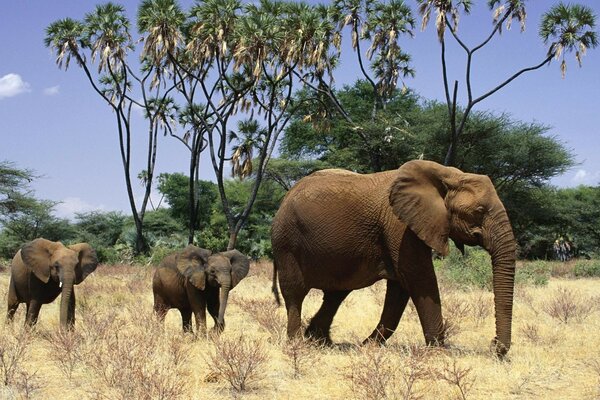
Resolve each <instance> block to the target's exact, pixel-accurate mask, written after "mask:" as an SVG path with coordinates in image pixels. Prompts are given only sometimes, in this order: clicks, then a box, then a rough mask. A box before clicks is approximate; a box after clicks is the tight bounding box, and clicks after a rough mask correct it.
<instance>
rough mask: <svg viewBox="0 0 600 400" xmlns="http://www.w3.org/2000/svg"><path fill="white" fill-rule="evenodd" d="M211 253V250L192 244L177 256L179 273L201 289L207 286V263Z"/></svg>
mask: <svg viewBox="0 0 600 400" xmlns="http://www.w3.org/2000/svg"><path fill="white" fill-rule="evenodd" d="M211 254H212V252H211V251H210V250H206V249H203V248H200V247H197V246H194V245H192V244H190V245H188V246H187V247H186V248H185V249H183V250H182V251H181V253H180V254H179V255H178V257H177V269H178V270H179V273H181V274H182V275H183V276H185V277H186V278H187V279H188V280H189V281H190V283H191V284H192V285H194V286H195V287H197V288H198V289H200V290H204V288H205V287H206V272H205V270H206V263H207V262H208V257H209V256H210V255H211Z"/></svg>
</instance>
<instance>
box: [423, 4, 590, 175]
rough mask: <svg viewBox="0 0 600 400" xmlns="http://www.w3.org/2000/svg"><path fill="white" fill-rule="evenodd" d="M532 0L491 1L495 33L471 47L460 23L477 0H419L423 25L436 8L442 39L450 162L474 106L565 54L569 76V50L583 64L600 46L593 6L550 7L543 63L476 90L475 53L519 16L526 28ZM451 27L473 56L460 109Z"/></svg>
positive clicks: (543, 27) (562, 64)
mask: <svg viewBox="0 0 600 400" xmlns="http://www.w3.org/2000/svg"><path fill="white" fill-rule="evenodd" d="M526 1H527V0H488V1H487V5H488V7H489V8H490V10H492V14H493V26H492V30H491V33H490V34H488V35H487V36H485V37H484V39H483V40H482V41H481V42H480V43H479V44H477V45H475V46H473V47H469V46H468V45H467V44H466V42H465V41H464V40H463V38H461V37H460V35H459V33H458V23H459V16H460V13H461V11H462V12H463V13H465V14H467V15H468V14H469V13H470V11H471V7H472V5H473V1H472V0H457V1H454V2H453V1H452V0H417V3H418V4H419V13H420V14H421V16H422V25H421V28H422V29H423V30H424V29H425V27H426V26H427V24H428V22H429V20H430V18H431V17H432V14H434V13H435V25H436V31H437V37H438V40H439V42H440V49H441V63H442V74H443V82H444V93H445V96H446V104H447V108H448V117H449V120H450V133H449V139H450V140H449V146H448V149H447V152H446V157H445V160H444V162H445V164H446V165H455V163H456V155H457V149H458V146H459V142H460V138H461V135H462V134H463V131H464V128H465V124H466V122H467V120H468V118H469V116H470V114H471V112H472V111H473V107H474V106H475V105H477V104H478V103H479V102H481V101H483V100H485V99H486V98H488V97H489V96H491V95H492V94H494V93H496V92H497V91H499V90H500V89H502V88H503V87H505V86H506V85H508V84H509V83H510V82H512V81H513V80H515V79H516V78H518V77H519V76H521V75H523V74H525V73H526V72H530V71H535V70H537V69H540V68H541V67H543V66H545V65H547V64H549V63H550V62H551V61H552V59H557V60H558V59H560V60H561V62H560V69H561V73H562V75H563V77H564V76H565V73H566V70H567V64H566V60H565V55H566V53H568V52H575V58H576V59H577V62H578V63H579V65H580V66H581V58H582V57H583V55H584V54H585V52H586V50H587V49H589V48H594V47H596V46H597V45H598V39H597V35H596V32H594V28H595V25H596V16H595V15H594V13H593V11H592V10H591V9H590V8H589V7H585V6H581V5H577V4H569V5H566V4H563V3H562V2H561V3H559V4H557V5H555V6H553V7H552V8H550V10H549V11H547V12H546V13H545V14H544V15H543V16H542V22H541V25H540V30H539V34H540V37H541V38H542V40H543V42H544V44H546V45H547V46H548V51H547V53H546V54H545V55H543V56H542V60H541V62H539V63H538V64H536V65H533V66H529V67H525V68H522V69H520V70H519V71H517V72H515V73H513V74H512V75H510V76H509V77H507V78H506V79H505V80H504V81H502V82H500V83H499V84H498V85H497V86H495V87H494V88H492V89H490V90H488V91H487V92H485V93H482V94H480V95H475V94H474V93H473V90H472V85H471V79H472V75H473V70H472V69H473V68H472V64H473V57H474V56H475V54H476V53H477V52H478V51H479V50H481V49H482V48H484V47H485V46H487V45H488V44H489V43H490V42H491V41H492V39H493V38H494V37H495V36H496V35H500V34H501V33H502V28H503V26H506V29H510V27H511V24H512V22H513V21H514V20H516V21H518V22H519V23H520V25H521V32H523V31H524V30H525V22H526V16H527V13H526V9H525V3H526ZM446 32H449V33H450V36H451V38H452V39H453V40H455V41H456V43H458V45H459V46H460V48H462V49H463V50H464V51H465V53H466V56H467V60H466V65H465V82H464V84H465V87H466V93H467V101H466V105H465V106H464V109H463V110H462V111H460V110H459V109H458V103H457V97H458V87H459V82H458V80H455V81H454V83H453V84H452V89H451V88H450V80H449V77H448V70H447V64H446V40H447V39H446V37H447V35H446Z"/></svg>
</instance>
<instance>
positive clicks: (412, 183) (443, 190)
mask: <svg viewBox="0 0 600 400" xmlns="http://www.w3.org/2000/svg"><path fill="white" fill-rule="evenodd" d="M457 172H458V173H460V171H459V170H458V169H456V168H450V167H444V166H442V165H440V164H438V163H435V162H432V161H423V160H414V161H409V162H407V163H405V164H404V165H402V166H401V167H400V168H399V169H398V175H397V177H396V179H395V180H394V182H393V183H392V186H391V188H390V196H389V201H390V205H391V206H392V210H393V212H394V214H396V216H397V217H398V218H399V219H400V220H401V221H403V222H404V223H405V224H407V225H408V227H409V228H410V229H411V230H412V231H413V232H414V233H415V234H416V235H417V236H418V237H419V239H421V240H422V241H423V242H425V243H426V244H427V245H428V246H429V247H431V248H432V249H434V250H435V251H437V252H438V253H440V254H441V255H447V254H448V235H449V234H450V213H449V211H448V209H447V207H446V202H445V198H446V194H447V193H448V188H449V186H452V181H453V180H455V179H456V177H457Z"/></svg>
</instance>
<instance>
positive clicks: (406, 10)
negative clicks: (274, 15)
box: [294, 0, 415, 171]
mask: <svg viewBox="0 0 600 400" xmlns="http://www.w3.org/2000/svg"><path fill="white" fill-rule="evenodd" d="M315 11H317V12H319V13H320V17H321V19H322V21H323V22H325V21H332V22H333V23H334V24H335V29H334V31H333V33H332V34H331V35H330V36H331V38H332V40H331V43H329V44H327V46H328V47H330V48H331V51H332V52H331V54H329V53H328V52H325V54H326V56H325V57H324V58H323V61H321V64H322V65H323V67H322V68H320V69H314V70H309V71H295V72H294V75H295V76H296V77H297V78H298V79H300V81H301V82H303V83H304V85H305V87H307V88H309V89H310V90H311V95H313V96H316V97H317V99H318V101H317V102H315V103H314V106H313V107H312V108H313V112H312V113H310V114H307V115H306V116H305V119H304V120H305V121H310V122H312V123H313V125H315V127H319V129H324V130H327V129H329V128H330V126H331V122H332V121H333V120H335V119H336V118H338V117H342V119H343V120H344V121H345V123H346V125H347V131H348V134H351V135H357V136H358V137H359V138H360V140H361V141H362V143H363V145H364V147H365V149H368V150H367V151H368V153H369V154H370V157H371V169H372V170H373V171H380V170H381V169H382V167H383V166H382V163H381V150H382V148H383V147H384V146H385V143H384V142H382V140H381V135H379V132H378V131H379V130H378V129H375V130H373V127H374V126H383V129H388V128H391V126H392V124H390V121H389V120H388V119H386V118H385V116H384V115H385V110H386V108H387V105H388V103H389V102H390V100H391V98H392V97H393V96H395V95H396V91H397V89H398V86H399V85H400V84H401V85H402V87H403V90H405V89H406V86H405V84H404V80H403V78H406V77H408V76H413V75H414V70H413V69H412V68H411V66H410V56H409V55H408V54H407V53H405V52H404V51H402V48H401V46H400V39H401V38H403V37H404V36H412V35H413V28H414V23H415V21H414V18H413V16H412V12H411V9H410V7H409V6H408V5H406V3H405V2H404V1H403V0H392V1H389V2H384V1H374V0H336V1H334V3H333V5H331V6H329V7H323V6H321V7H317V8H315ZM347 34H349V36H350V39H349V40H350V45H351V48H352V50H353V54H354V56H355V57H356V58H355V61H356V63H357V64H358V66H359V69H360V73H361V75H362V78H363V79H364V80H365V81H366V82H368V84H369V85H370V86H371V88H372V92H373V94H374V95H373V100H372V105H371V110H370V113H369V114H370V118H369V119H368V120H367V121H368V122H366V123H365V120H364V119H362V121H357V120H355V119H353V118H352V115H351V113H350V112H349V111H348V109H347V107H346V106H345V105H344V101H343V100H342V99H340V98H339V97H338V96H337V95H336V90H335V86H334V83H335V76H334V75H335V67H336V66H337V64H338V61H339V58H340V55H341V44H342V41H343V38H344V35H347ZM365 48H366V50H365ZM368 63H370V64H368ZM369 70H370V71H369ZM382 111H383V112H382Z"/></svg>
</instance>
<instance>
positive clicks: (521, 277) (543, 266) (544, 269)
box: [515, 260, 553, 286]
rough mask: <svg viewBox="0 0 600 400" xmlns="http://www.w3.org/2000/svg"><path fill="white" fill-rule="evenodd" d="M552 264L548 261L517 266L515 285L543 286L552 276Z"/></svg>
mask: <svg viewBox="0 0 600 400" xmlns="http://www.w3.org/2000/svg"><path fill="white" fill-rule="evenodd" d="M552 265H553V264H552V263H551V262H548V261H542V260H538V261H532V262H525V263H522V264H520V265H517V268H516V272H515V283H517V284H523V285H534V286H544V285H547V284H548V279H550V275H551V274H552Z"/></svg>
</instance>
